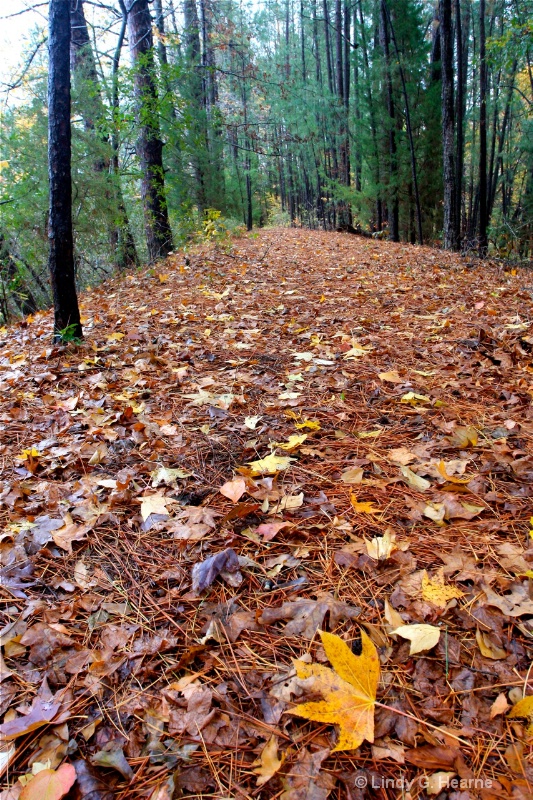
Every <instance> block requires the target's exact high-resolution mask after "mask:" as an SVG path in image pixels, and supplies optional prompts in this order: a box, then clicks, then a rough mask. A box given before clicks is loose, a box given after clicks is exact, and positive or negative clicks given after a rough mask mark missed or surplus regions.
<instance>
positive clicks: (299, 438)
mask: <svg viewBox="0 0 533 800" xmlns="http://www.w3.org/2000/svg"><path fill="white" fill-rule="evenodd" d="M306 439H307V434H306V433H292V434H291V435H290V436H289V439H288V441H286V442H272V446H273V447H279V448H280V449H281V450H294V449H295V448H296V447H299V446H300V445H301V444H303V443H304V442H305V440H306Z"/></svg>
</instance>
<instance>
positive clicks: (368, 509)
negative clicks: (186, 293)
mask: <svg viewBox="0 0 533 800" xmlns="http://www.w3.org/2000/svg"><path fill="white" fill-rule="evenodd" d="M350 502H351V504H352V507H353V509H354V511H357V513H358V514H381V510H380V509H379V508H376V507H375V506H374V503H373V502H372V501H368V500H365V501H361V502H359V501H358V500H357V497H356V495H355V494H352V495H350Z"/></svg>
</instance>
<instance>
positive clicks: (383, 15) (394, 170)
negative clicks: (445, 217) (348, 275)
mask: <svg viewBox="0 0 533 800" xmlns="http://www.w3.org/2000/svg"><path fill="white" fill-rule="evenodd" d="M379 36H380V44H381V47H382V49H383V56H384V60H385V96H386V105H387V113H388V120H387V128H388V139H389V173H390V185H389V197H388V203H387V205H388V214H389V238H390V239H391V240H392V241H393V242H399V241H400V225H399V204H398V186H397V182H398V153H397V145H396V111H395V107H394V95H393V91H392V74H391V59H390V36H389V25H388V20H387V8H386V6H385V0H382V1H381V4H380V26H379Z"/></svg>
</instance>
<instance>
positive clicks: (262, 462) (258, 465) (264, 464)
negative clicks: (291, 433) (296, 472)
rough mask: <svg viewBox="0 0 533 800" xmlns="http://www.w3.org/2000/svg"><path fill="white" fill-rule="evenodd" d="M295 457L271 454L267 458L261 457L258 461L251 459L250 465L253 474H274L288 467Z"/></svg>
mask: <svg viewBox="0 0 533 800" xmlns="http://www.w3.org/2000/svg"><path fill="white" fill-rule="evenodd" d="M293 461H294V458H290V457H289V456H275V455H273V454H270V455H269V456H266V458H260V459H259V460H258V461H249V462H248V466H249V467H250V470H251V475H252V476H253V475H273V474H275V473H276V472H281V471H282V470H284V469H288V468H289V467H290V465H291V463H292V462H293Z"/></svg>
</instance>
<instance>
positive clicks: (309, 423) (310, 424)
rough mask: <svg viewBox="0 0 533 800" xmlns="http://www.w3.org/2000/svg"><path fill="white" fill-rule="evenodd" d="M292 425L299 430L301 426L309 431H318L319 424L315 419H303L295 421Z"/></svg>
mask: <svg viewBox="0 0 533 800" xmlns="http://www.w3.org/2000/svg"><path fill="white" fill-rule="evenodd" d="M294 427H295V428H298V429H299V430H301V429H302V428H307V429H308V430H310V431H319V430H320V427H321V426H320V422H319V421H318V420H317V419H304V421H303V422H296V423H295V424H294Z"/></svg>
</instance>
